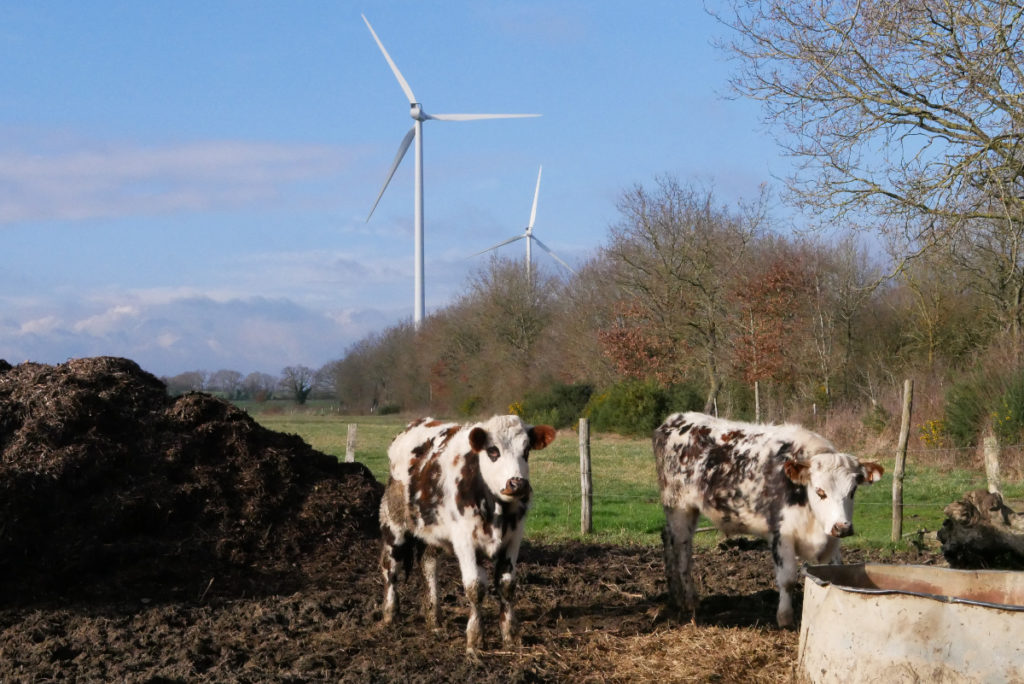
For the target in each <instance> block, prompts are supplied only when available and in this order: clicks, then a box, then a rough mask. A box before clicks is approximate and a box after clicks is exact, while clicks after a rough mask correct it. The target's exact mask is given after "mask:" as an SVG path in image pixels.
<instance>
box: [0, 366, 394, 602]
mask: <svg viewBox="0 0 1024 684" xmlns="http://www.w3.org/2000/svg"><path fill="white" fill-rule="evenodd" d="M380 489H381V487H380V484H379V483H377V481H376V480H375V479H374V478H373V476H372V474H371V473H370V472H369V470H367V469H366V468H365V467H364V466H363V465H361V464H358V463H356V464H345V463H338V462H337V459H335V458H334V457H332V456H328V455H326V454H322V453H320V452H318V451H315V450H314V449H313V448H312V447H310V446H309V445H308V444H306V443H305V442H303V441H302V440H301V439H300V438H299V437H297V436H294V435H285V434H281V433H275V432H271V431H269V430H266V429H265V428H262V427H260V426H259V425H258V424H257V423H256V422H255V421H253V420H252V418H250V417H249V416H248V414H246V413H245V412H244V411H241V410H239V409H237V408H235V407H234V406H232V405H231V404H229V403H227V402H224V401H222V400H219V399H216V398H214V397H211V396H209V395H205V394H200V393H192V394H186V395H184V396H181V397H178V398H171V397H168V396H167V393H166V388H165V386H164V385H163V383H161V382H160V381H159V380H158V379H157V378H156V377H154V376H152V375H150V374H149V373H146V372H145V371H143V370H142V369H140V368H139V367H138V365H136V364H135V363H134V362H132V361H129V360H127V359H119V358H110V357H100V358H87V359H77V360H73V361H69V362H68V363H64V364H60V365H57V366H48V365H41V364H34V363H24V364H21V365H18V366H13V367H12V366H11V365H10V364H8V363H6V362H3V361H0V600H2V601H3V602H5V603H8V604H9V603H11V602H20V601H31V600H38V599H40V598H45V597H47V596H58V595H59V596H66V595H70V594H73V595H75V596H76V597H82V596H83V595H118V596H122V597H126V596H127V597H130V596H145V597H147V598H149V599H151V600H155V601H159V600H174V599H178V598H186V597H187V598H192V599H195V598H196V596H198V595H205V594H209V595H211V596H212V595H221V596H231V595H235V596H240V595H244V594H252V593H273V592H280V591H287V590H289V589H294V588H298V587H300V586H302V585H303V584H304V582H305V581H306V580H307V579H308V578H309V577H310V576H311V575H317V576H320V575H327V576H329V575H330V574H331V571H332V569H334V571H335V572H342V573H343V568H344V567H346V566H348V565H349V564H350V563H351V562H352V559H353V557H354V556H357V557H359V558H360V559H361V560H362V562H363V563H364V564H365V562H366V558H367V554H370V555H371V556H372V555H375V553H376V543H375V541H374V539H375V538H376V537H377V534H378V533H377V504H378V501H379V499H380Z"/></svg>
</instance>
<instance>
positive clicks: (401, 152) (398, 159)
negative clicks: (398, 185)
mask: <svg viewBox="0 0 1024 684" xmlns="http://www.w3.org/2000/svg"><path fill="white" fill-rule="evenodd" d="M415 135H416V127H415V126H413V127H412V128H410V129H409V132H408V133H406V134H405V137H404V138H402V142H401V144H400V145H399V146H398V154H396V155H395V160H394V161H393V162H391V168H390V169H389V170H388V177H387V178H385V179H384V185H382V186H381V188H380V192H378V193H377V200H376V201H375V202H374V203H373V209H370V213H369V215H368V216H367V217H366V222H367V223H369V222H370V216H373V212H374V211H375V210H376V209H377V205H378V204H379V203H380V198H381V197H383V196H384V191H385V190H387V189H388V183H390V182H391V177H392V176H394V175H395V170H396V169H397V168H398V165H399V164H401V163H402V159H403V158H404V157H405V153H406V152H408V151H409V145H410V144H411V143H412V139H413V137H415Z"/></svg>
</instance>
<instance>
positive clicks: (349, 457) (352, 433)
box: [345, 423, 357, 463]
mask: <svg viewBox="0 0 1024 684" xmlns="http://www.w3.org/2000/svg"><path fill="white" fill-rule="evenodd" d="M356 428H357V425H356V424H355V423H349V424H348V439H346V440H345V463H353V462H354V461H355V460H356Z"/></svg>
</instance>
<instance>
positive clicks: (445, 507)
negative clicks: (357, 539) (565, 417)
mask: <svg viewBox="0 0 1024 684" xmlns="http://www.w3.org/2000/svg"><path fill="white" fill-rule="evenodd" d="M554 439H555V430H554V429H553V428H551V427H549V426H547V425H538V426H536V427H531V426H529V425H527V424H525V423H524V422H523V421H522V419H520V418H519V417H518V416H495V417H493V418H491V419H490V420H488V421H486V422H483V423H477V424H475V425H458V424H456V423H442V422H440V421H436V420H432V419H430V418H423V419H421V420H417V421H415V422H413V423H410V424H409V426H408V427H406V429H405V431H404V432H402V433H401V434H399V435H398V437H396V438H395V440H394V441H393V442H392V443H391V446H390V447H388V459H389V460H390V462H391V463H390V478H389V479H388V484H387V487H386V489H385V491H384V497H383V499H382V500H381V505H380V525H381V534H382V536H383V539H384V549H383V554H382V556H381V567H382V569H383V571H384V579H385V582H386V583H387V587H386V589H385V594H384V621H385V623H389V622H391V620H393V619H394V616H395V614H396V613H397V611H398V595H397V592H396V582H397V580H398V571H399V567H400V566H404V567H405V571H406V573H408V572H409V571H410V569H411V566H412V562H413V558H414V556H420V557H421V563H422V566H423V574H424V577H425V578H426V584H427V591H428V596H427V621H428V623H429V624H430V626H431V627H435V628H436V627H437V621H438V606H437V550H438V549H445V550H447V551H450V552H452V553H454V554H455V557H456V558H457V559H458V561H459V569H460V570H461V572H462V584H463V586H464V587H465V590H466V597H467V598H468V599H469V610H470V613H469V623H468V624H467V625H466V650H467V651H468V652H470V653H473V652H475V651H476V650H477V649H479V648H480V646H481V644H482V634H481V631H480V602H481V601H482V600H483V597H484V596H485V595H486V593H487V585H488V583H487V573H486V571H485V570H484V568H483V567H481V566H480V564H479V562H478V558H480V557H487V558H490V559H493V561H494V578H495V585H496V587H497V590H498V591H497V593H498V599H499V601H500V605H501V634H502V639H503V641H504V642H505V643H506V644H508V643H511V642H513V641H514V640H515V639H516V638H517V636H518V628H517V625H516V621H515V616H514V614H513V610H512V600H513V597H514V593H515V586H516V579H515V570H516V558H517V557H518V555H519V545H520V542H522V539H523V527H524V518H525V516H526V511H527V509H528V508H529V506H530V495H531V487H530V480H529V477H530V471H529V464H528V459H529V457H530V451H531V450H538V449H543V448H545V447H546V446H547V445H549V444H551V442H552V441H554Z"/></svg>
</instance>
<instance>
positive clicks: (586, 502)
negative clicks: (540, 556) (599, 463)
mask: <svg viewBox="0 0 1024 684" xmlns="http://www.w3.org/2000/svg"><path fill="white" fill-rule="evenodd" d="M593 491H594V490H593V485H592V483H591V480H590V424H589V423H588V422H587V419H586V418H580V534H590V533H591V532H593V531H594V525H593V518H592V510H593V505H594V501H593V497H594V495H593Z"/></svg>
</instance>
